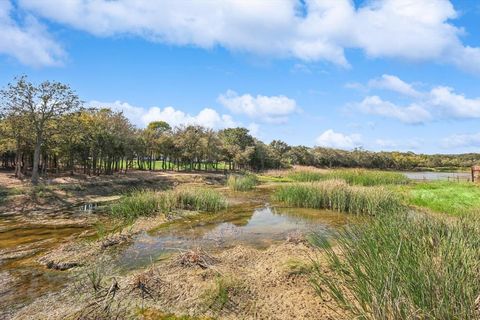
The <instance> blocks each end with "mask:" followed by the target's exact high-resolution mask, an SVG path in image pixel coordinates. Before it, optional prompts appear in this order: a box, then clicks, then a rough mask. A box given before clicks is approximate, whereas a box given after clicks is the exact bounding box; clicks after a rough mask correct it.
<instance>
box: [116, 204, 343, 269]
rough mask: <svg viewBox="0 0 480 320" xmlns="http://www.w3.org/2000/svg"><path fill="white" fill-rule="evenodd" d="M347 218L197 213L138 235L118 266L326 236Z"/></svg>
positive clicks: (279, 212)
mask: <svg viewBox="0 0 480 320" xmlns="http://www.w3.org/2000/svg"><path fill="white" fill-rule="evenodd" d="M348 219H349V216H348V215H345V214H342V213H338V212H332V211H326V210H314V209H300V208H282V207H274V206H270V205H268V204H266V205H263V206H256V207H252V206H247V207H245V206H243V207H242V206H237V207H235V208H231V209H229V210H228V211H226V212H224V213H220V214H218V215H213V216H212V215H210V216H209V215H200V216H195V217H190V218H185V219H181V220H178V221H174V222H172V223H169V224H166V225H164V226H162V227H161V228H159V229H157V230H155V231H153V232H149V233H142V234H140V235H139V236H137V237H136V238H135V240H134V242H133V243H132V244H131V245H130V246H128V247H127V248H126V249H124V250H123V252H121V254H120V255H119V258H118V266H119V267H120V268H123V269H135V268H139V267H142V266H146V265H148V264H150V263H152V262H153V261H156V260H157V259H159V258H162V257H163V255H165V254H168V253H171V252H177V251H181V250H188V249H192V248H202V249H204V250H208V251H218V250H224V249H226V248H231V247H234V246H237V245H246V246H252V247H254V248H258V249H263V248H267V247H268V246H270V245H271V244H273V243H278V242H282V241H285V240H287V238H289V237H299V236H300V237H301V236H305V235H307V234H308V233H311V232H316V233H321V234H324V235H326V236H328V235H329V234H330V233H331V232H332V230H334V229H336V228H338V227H339V226H342V225H345V224H346V223H347V222H348Z"/></svg>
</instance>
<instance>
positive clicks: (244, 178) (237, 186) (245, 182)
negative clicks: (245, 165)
mask: <svg viewBox="0 0 480 320" xmlns="http://www.w3.org/2000/svg"><path fill="white" fill-rule="evenodd" d="M257 184H258V180H257V177H256V176H255V175H253V174H246V175H230V176H229V177H228V179H227V185H228V187H229V188H230V189H232V190H234V191H249V190H253V189H254V188H255V186H256V185H257Z"/></svg>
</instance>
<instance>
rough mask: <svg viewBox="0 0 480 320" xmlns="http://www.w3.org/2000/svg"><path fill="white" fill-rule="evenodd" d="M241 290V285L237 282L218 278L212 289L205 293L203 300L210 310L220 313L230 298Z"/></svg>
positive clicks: (222, 277) (231, 279) (232, 279)
mask: <svg viewBox="0 0 480 320" xmlns="http://www.w3.org/2000/svg"><path fill="white" fill-rule="evenodd" d="M241 290H242V284H241V283H240V282H239V281H238V280H236V279H234V278H232V277H226V276H218V277H217V278H216V279H215V284H214V285H213V287H212V288H210V289H209V290H207V291H206V292H205V294H204V300H205V302H206V304H207V306H208V307H209V308H210V309H212V310H214V311H220V310H222V309H223V308H225V307H226V306H228V304H229V303H230V302H231V299H232V297H233V296H234V295H235V294H238V293H240V291H241Z"/></svg>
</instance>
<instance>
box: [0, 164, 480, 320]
mask: <svg viewBox="0 0 480 320" xmlns="http://www.w3.org/2000/svg"><path fill="white" fill-rule="evenodd" d="M299 172H300V174H299ZM300 176H301V178H299V177H300ZM0 179H1V180H2V182H3V183H4V184H3V186H4V190H5V191H4V193H3V194H4V197H3V202H2V203H1V204H0V205H1V206H2V208H3V212H8V215H5V217H3V216H2V219H3V220H1V221H2V222H1V224H0V228H3V229H2V230H4V236H5V240H6V239H8V241H4V240H2V243H3V245H0V261H3V262H4V263H3V264H2V265H0V268H2V269H1V271H0V275H1V277H2V281H3V282H4V283H6V284H7V285H6V286H7V287H9V286H10V287H12V288H16V289H15V290H13V291H5V293H4V294H6V297H7V299H6V300H5V302H3V304H2V305H1V307H2V310H3V311H2V313H1V315H2V317H6V318H7V319H8V318H12V319H23V318H29V317H32V316H33V315H36V316H39V317H43V318H49V319H64V318H73V319H84V318H86V317H87V315H88V316H89V317H91V318H92V317H93V318H112V317H120V318H132V319H136V318H139V319H210V318H212V319H230V318H238V317H241V318H245V319H253V318H271V319H288V318H293V317H295V318H300V319H316V318H318V315H322V318H326V319H348V318H351V317H354V316H359V317H363V318H365V319H385V318H391V319H404V318H405V316H406V315H407V314H413V313H414V314H416V315H418V317H419V318H425V317H427V318H428V317H433V318H462V319H470V318H471V319H473V318H475V317H476V315H477V311H476V309H475V308H474V307H472V305H473V304H474V301H475V300H476V298H477V297H478V295H479V292H478V291H479V290H480V286H478V281H477V277H476V271H475V270H478V267H479V266H478V265H477V264H478V261H480V259H479V258H480V246H478V241H476V236H475V235H476V234H477V231H478V230H477V227H478V219H477V218H476V216H473V215H472V214H474V211H475V210H474V208H476V207H477V206H478V201H477V200H478V194H479V190H480V187H479V186H478V185H474V184H471V183H457V182H451V181H450V182H449V181H443V182H420V183H419V182H414V181H408V180H405V179H404V178H403V177H400V176H399V174H398V173H391V172H386V173H383V172H380V171H365V170H359V171H352V170H350V169H348V170H344V171H343V170H333V171H332V170H325V169H321V170H319V169H313V168H299V169H295V170H293V171H292V170H283V171H282V170H279V171H274V172H267V173H264V174H260V175H253V174H247V175H242V174H238V175H236V176H235V180H233V178H230V179H228V177H226V176H225V175H223V174H214V173H201V174H194V173H168V172H167V173H165V172H141V171H132V172H130V173H129V174H127V175H116V176H111V177H107V176H103V177H102V176H100V177H86V176H74V177H58V178H56V179H52V180H51V181H49V183H48V184H43V185H40V186H36V187H34V186H31V185H30V184H28V183H22V182H19V181H18V180H16V179H14V178H12V177H11V175H10V174H9V173H8V172H2V173H1V175H0ZM299 181H307V182H299ZM238 191H242V192H238ZM323 209H329V210H330V211H329V210H323ZM417 209H421V210H420V211H418V210H417ZM52 212H55V214H52ZM429 212H432V213H433V212H435V214H433V215H431V214H429ZM466 213H469V214H466ZM361 216H364V217H365V219H363V218H361ZM460 216H461V217H462V218H457V217H460ZM452 219H453V220H452ZM19 226H22V228H24V230H28V231H29V232H26V233H25V234H18V233H17V234H16V233H15V230H17V229H18V227H19ZM478 228H480V227H478ZM47 231H48V232H47ZM53 239H54V241H50V240H53ZM436 264H438V268H431V266H432V265H436ZM412 266H414V267H413V268H412ZM458 270H461V272H458ZM33 274H37V276H36V278H37V280H36V282H35V285H36V286H37V290H36V294H33V293H28V292H30V291H31V288H32V287H31V286H32V285H33V283H32V282H31V281H30V280H29V279H30V278H29V277H30V275H33ZM389 277H390V278H389ZM185 279H188V281H185ZM60 283H70V284H69V285H66V286H62V285H60ZM419 283H421V284H422V285H421V286H419V285H418V284H419ZM112 288H113V289H112ZM112 290H114V291H113V292H112ZM22 292H23V293H22ZM25 292H27V294H25ZM326 297H328V298H326ZM352 297H353V298H352ZM447 298H448V299H447ZM99 299H101V300H102V301H104V302H103V303H104V304H103V305H104V306H105V307H102V308H99V307H98V306H97V305H96V304H95V303H94V301H98V300H99ZM15 301H17V302H18V301H21V302H22V303H24V304H25V306H23V307H22V306H21V305H18V304H17V303H15ZM47 306H48V307H47ZM66 306H68V307H66ZM412 312H413V313H412ZM87 318H88V317H87Z"/></svg>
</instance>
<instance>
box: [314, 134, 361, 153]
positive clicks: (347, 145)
mask: <svg viewBox="0 0 480 320" xmlns="http://www.w3.org/2000/svg"><path fill="white" fill-rule="evenodd" d="M315 142H316V145H318V146H321V147H328V148H337V149H353V148H355V147H359V146H360V145H361V142H362V137H361V136H360V135H359V134H356V133H354V134H351V135H346V134H343V133H339V132H335V131H333V130H332V129H328V130H326V131H325V132H323V133H322V134H321V135H320V136H318V137H317V139H316V140H315Z"/></svg>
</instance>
